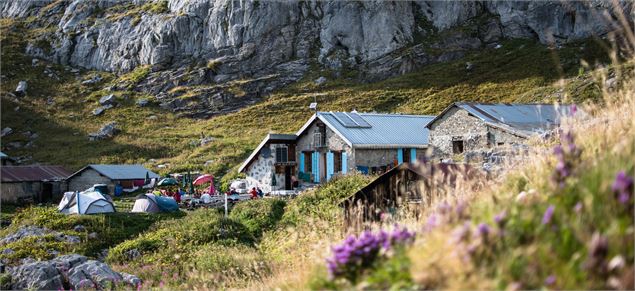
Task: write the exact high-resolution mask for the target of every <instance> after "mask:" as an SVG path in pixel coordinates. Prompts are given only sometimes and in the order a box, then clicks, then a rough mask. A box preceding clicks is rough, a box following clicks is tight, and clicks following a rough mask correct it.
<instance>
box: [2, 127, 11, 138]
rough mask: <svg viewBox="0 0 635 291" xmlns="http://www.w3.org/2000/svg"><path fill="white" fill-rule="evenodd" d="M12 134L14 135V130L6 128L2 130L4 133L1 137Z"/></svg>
mask: <svg viewBox="0 0 635 291" xmlns="http://www.w3.org/2000/svg"><path fill="white" fill-rule="evenodd" d="M11 133H13V128H11V127H5V128H3V129H2V132H1V133H0V136H2V137H5V136H7V135H10V134H11Z"/></svg>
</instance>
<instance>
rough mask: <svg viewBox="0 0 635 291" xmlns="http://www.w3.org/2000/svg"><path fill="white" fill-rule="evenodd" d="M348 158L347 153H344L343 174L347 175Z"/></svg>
mask: <svg viewBox="0 0 635 291" xmlns="http://www.w3.org/2000/svg"><path fill="white" fill-rule="evenodd" d="M346 158H347V156H346V152H342V174H346V171H347V170H348V166H347V165H346V163H347V162H348V161H347V160H346Z"/></svg>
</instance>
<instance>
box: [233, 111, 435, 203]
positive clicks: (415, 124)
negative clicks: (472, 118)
mask: <svg viewBox="0 0 635 291" xmlns="http://www.w3.org/2000/svg"><path fill="white" fill-rule="evenodd" d="M433 118H434V117H433V116H422V115H400V114H377V113H357V112H350V113H349V112H317V113H315V114H314V115H313V116H312V117H311V118H310V119H309V120H308V121H307V122H306V123H305V124H304V125H303V126H302V128H300V130H299V131H298V132H297V133H296V134H295V135H278V134H270V135H268V136H267V137H266V138H265V140H263V142H261V144H260V145H259V146H258V147H257V148H256V150H254V152H253V153H252V154H251V155H250V156H249V158H248V159H247V160H246V161H245V162H244V163H243V165H242V166H241V167H240V168H239V171H240V172H242V173H245V174H246V175H247V180H248V181H249V183H250V185H249V187H255V186H258V187H260V188H261V189H263V191H264V192H269V191H274V190H292V189H294V188H295V187H296V186H303V185H305V184H306V185H308V184H318V183H322V182H325V181H328V180H330V179H331V178H332V177H333V176H335V175H339V174H346V173H348V172H350V171H353V170H357V171H359V172H362V173H366V174H369V173H383V172H385V171H386V170H387V169H390V168H392V167H395V166H397V165H399V164H401V163H403V162H408V161H414V160H416V159H417V158H419V157H423V156H424V154H425V151H426V149H427V148H428V130H427V128H426V127H425V125H426V124H427V123H428V122H430V121H431V120H432V119H433ZM274 172H275V175H274V174H272V173H274ZM269 177H271V178H269ZM274 177H275V179H274Z"/></svg>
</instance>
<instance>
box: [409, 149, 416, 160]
mask: <svg viewBox="0 0 635 291" xmlns="http://www.w3.org/2000/svg"><path fill="white" fill-rule="evenodd" d="M416 161H417V149H410V162H411V163H414V162H416Z"/></svg>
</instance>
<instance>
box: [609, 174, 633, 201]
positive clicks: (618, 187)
mask: <svg viewBox="0 0 635 291" xmlns="http://www.w3.org/2000/svg"><path fill="white" fill-rule="evenodd" d="M611 190H613V192H614V193H615V194H617V200H618V201H619V202H620V203H622V204H626V203H628V202H629V201H630V200H631V195H632V194H633V178H631V177H630V176H628V175H626V173H625V172H624V171H620V172H619V173H617V175H616V176H615V181H613V185H612V186H611Z"/></svg>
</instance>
